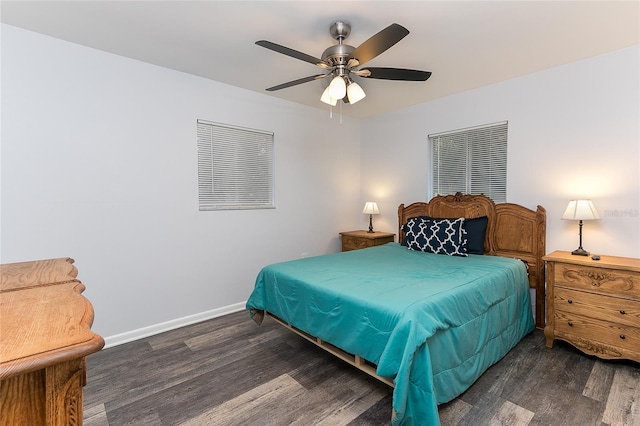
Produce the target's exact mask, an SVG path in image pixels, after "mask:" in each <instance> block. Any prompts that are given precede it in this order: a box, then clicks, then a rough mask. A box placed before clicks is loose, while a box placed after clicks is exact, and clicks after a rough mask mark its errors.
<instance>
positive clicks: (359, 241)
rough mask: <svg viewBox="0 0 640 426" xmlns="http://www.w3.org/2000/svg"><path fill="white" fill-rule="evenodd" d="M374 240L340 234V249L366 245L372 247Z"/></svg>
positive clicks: (352, 248)
mask: <svg viewBox="0 0 640 426" xmlns="http://www.w3.org/2000/svg"><path fill="white" fill-rule="evenodd" d="M374 242H375V241H374V240H366V239H363V238H357V237H349V236H347V235H343V236H342V251H348V250H359V249H363V248H367V247H373V245H374Z"/></svg>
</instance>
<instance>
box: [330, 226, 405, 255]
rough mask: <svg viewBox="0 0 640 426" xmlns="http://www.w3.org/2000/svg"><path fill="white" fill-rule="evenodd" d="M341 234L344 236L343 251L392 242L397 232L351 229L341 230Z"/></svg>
mask: <svg viewBox="0 0 640 426" xmlns="http://www.w3.org/2000/svg"><path fill="white" fill-rule="evenodd" d="M340 236H341V237H342V251H349V250H358V249H363V248H367V247H373V246H381V245H382V244H387V243H392V242H393V241H394V239H395V236H396V234H392V233H390V232H367V231H349V232H341V233H340Z"/></svg>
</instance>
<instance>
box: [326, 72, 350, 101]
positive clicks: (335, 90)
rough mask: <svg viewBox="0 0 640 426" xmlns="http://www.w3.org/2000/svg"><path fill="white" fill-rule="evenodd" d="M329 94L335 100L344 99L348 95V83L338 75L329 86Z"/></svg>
mask: <svg viewBox="0 0 640 426" xmlns="http://www.w3.org/2000/svg"><path fill="white" fill-rule="evenodd" d="M329 94H330V95H331V97H332V98H333V99H342V98H344V96H345V95H346V94H347V83H345V81H344V78H342V76H340V75H338V76H336V77H334V78H333V80H331V83H330V84H329Z"/></svg>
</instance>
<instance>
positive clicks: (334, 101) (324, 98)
mask: <svg viewBox="0 0 640 426" xmlns="http://www.w3.org/2000/svg"><path fill="white" fill-rule="evenodd" d="M320 100H321V101H322V102H324V103H325V104H327V105H331V106H336V104H337V103H338V100H337V99H335V98H332V97H331V94H330V93H329V86H327V88H326V89H324V92H322V96H321V97H320Z"/></svg>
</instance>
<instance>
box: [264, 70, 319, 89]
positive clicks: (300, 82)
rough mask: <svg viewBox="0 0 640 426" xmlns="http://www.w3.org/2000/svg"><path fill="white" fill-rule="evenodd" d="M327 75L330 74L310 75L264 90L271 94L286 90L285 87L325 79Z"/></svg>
mask: <svg viewBox="0 0 640 426" xmlns="http://www.w3.org/2000/svg"><path fill="white" fill-rule="evenodd" d="M328 75H331V74H318V75H310V76H309V77H304V78H299V79H297V80H293V81H289V82H287V83H282V84H278V85H277V86H273V87H269V88H268V89H266V90H267V91H268V92H273V91H275V90H280V89H286V88H287V87H291V86H297V85H298V84H302V83H308V82H309V81H313V80H319V79H321V78H325V77H326V76H328Z"/></svg>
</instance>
